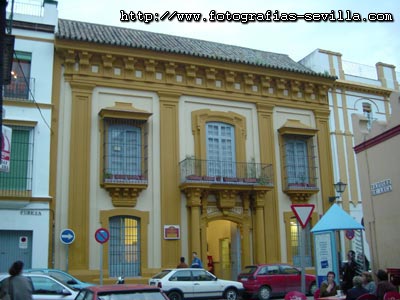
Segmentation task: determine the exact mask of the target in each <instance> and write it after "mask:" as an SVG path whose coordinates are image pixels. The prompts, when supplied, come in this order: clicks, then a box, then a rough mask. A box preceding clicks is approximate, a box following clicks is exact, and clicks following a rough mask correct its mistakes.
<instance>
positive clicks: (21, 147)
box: [0, 126, 33, 196]
mask: <svg viewBox="0 0 400 300" xmlns="http://www.w3.org/2000/svg"><path fill="white" fill-rule="evenodd" d="M9 127H11V129H12V136H11V157H10V171H9V172H0V194H2V195H4V196H31V193H32V168H33V128H32V127H26V126H9Z"/></svg>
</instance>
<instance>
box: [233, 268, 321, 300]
mask: <svg viewBox="0 0 400 300" xmlns="http://www.w3.org/2000/svg"><path fill="white" fill-rule="evenodd" d="M238 281H239V282H241V283H243V286H244V289H245V290H244V293H243V297H244V298H258V299H260V300H267V299H269V298H270V297H272V296H282V295H285V294H286V293H287V292H290V291H301V270H300V269H298V268H296V267H293V266H291V265H288V264H259V265H252V266H247V267H245V268H244V270H243V271H242V272H241V273H240V274H239V275H238ZM305 285H306V292H307V293H308V294H310V295H313V294H314V292H315V290H316V289H317V283H316V277H315V276H314V275H310V274H306V284H305Z"/></svg>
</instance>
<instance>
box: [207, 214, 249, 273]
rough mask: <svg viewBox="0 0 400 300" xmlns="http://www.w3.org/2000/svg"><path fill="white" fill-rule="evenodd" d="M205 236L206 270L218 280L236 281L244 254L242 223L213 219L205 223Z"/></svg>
mask: <svg viewBox="0 0 400 300" xmlns="http://www.w3.org/2000/svg"><path fill="white" fill-rule="evenodd" d="M206 234H207V237H206V239H207V262H206V264H207V268H208V269H209V270H210V271H212V272H213V273H214V274H215V275H216V276H217V277H218V278H222V279H228V280H236V278H237V275H238V274H239V272H240V270H241V269H242V254H244V253H243V245H242V240H243V238H242V236H243V226H242V222H235V221H232V220H229V219H226V218H220V219H213V220H210V221H209V222H208V223H207V230H206ZM247 255H248V254H247ZM206 264H204V265H206Z"/></svg>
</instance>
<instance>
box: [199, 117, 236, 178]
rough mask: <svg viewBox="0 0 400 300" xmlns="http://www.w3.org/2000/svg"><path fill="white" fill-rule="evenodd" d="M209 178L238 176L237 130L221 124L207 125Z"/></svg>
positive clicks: (211, 123)
mask: <svg viewBox="0 0 400 300" xmlns="http://www.w3.org/2000/svg"><path fill="white" fill-rule="evenodd" d="M206 137H207V163H208V165H207V171H208V175H209V176H226V177H235V176H236V163H235V160H236V159H235V155H236V154H235V128H234V127H233V126H232V125H229V124H226V123H220V122H208V123H207V124H206Z"/></svg>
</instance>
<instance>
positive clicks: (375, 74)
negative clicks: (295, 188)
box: [300, 49, 400, 266]
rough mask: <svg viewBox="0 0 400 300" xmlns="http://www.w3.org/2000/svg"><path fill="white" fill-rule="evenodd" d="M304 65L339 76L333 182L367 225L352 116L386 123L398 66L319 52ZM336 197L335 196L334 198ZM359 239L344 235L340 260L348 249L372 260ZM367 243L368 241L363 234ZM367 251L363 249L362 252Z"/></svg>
mask: <svg viewBox="0 0 400 300" xmlns="http://www.w3.org/2000/svg"><path fill="white" fill-rule="evenodd" d="M300 63H301V64H303V65H305V66H307V67H309V68H311V69H312V70H314V71H317V72H320V73H326V74H329V75H333V76H336V77H337V80H336V81H335V84H334V86H333V88H331V89H330V90H329V92H328V97H329V107H330V111H331V115H330V125H329V126H330V136H331V144H332V159H333V168H334V182H332V184H334V183H336V182H338V181H342V182H344V183H346V184H347V187H346V189H345V191H344V193H343V194H342V195H340V197H338V198H337V199H336V201H337V203H338V204H339V205H340V206H341V207H342V208H343V209H344V210H345V211H347V212H348V213H349V214H350V215H351V216H353V217H354V218H355V219H356V220H357V221H358V222H360V223H362V224H363V225H365V226H366V224H364V220H363V209H362V202H363V196H362V194H361V188H360V179H359V178H360V177H359V176H360V174H359V169H358V168H357V159H356V156H355V153H354V150H353V147H354V146H355V142H354V131H353V124H352V115H353V114H361V115H364V116H365V117H366V118H367V120H368V126H371V124H372V122H373V121H387V120H388V118H389V117H390V115H391V110H392V108H391V105H390V101H389V98H390V95H391V93H392V92H393V91H398V90H399V83H398V81H397V80H398V78H399V77H400V73H399V72H396V70H395V66H394V65H390V64H386V63H382V62H378V63H376V65H375V66H374V67H373V66H367V65H363V64H360V63H354V62H349V61H345V60H343V59H342V54H340V53H337V52H332V51H327V50H322V49H317V50H315V51H313V52H312V53H310V54H309V55H308V56H306V57H305V58H303V59H302V60H301V61H300ZM332 196H336V195H332ZM360 241H362V239H361V237H360V238H359V239H357V238H355V239H353V240H352V243H350V240H349V239H347V238H346V237H345V234H344V233H343V234H342V235H341V249H342V255H341V259H342V260H346V259H347V258H346V252H347V251H346V249H350V248H352V249H354V250H355V251H356V252H358V253H360V252H361V251H364V253H365V255H366V256H367V258H371V255H370V253H369V252H370V251H369V248H370V247H369V246H368V244H366V243H364V245H362V244H361V243H360ZM363 241H364V242H366V239H365V235H364V239H363ZM363 248H364V249H363ZM371 266H372V265H371Z"/></svg>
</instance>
